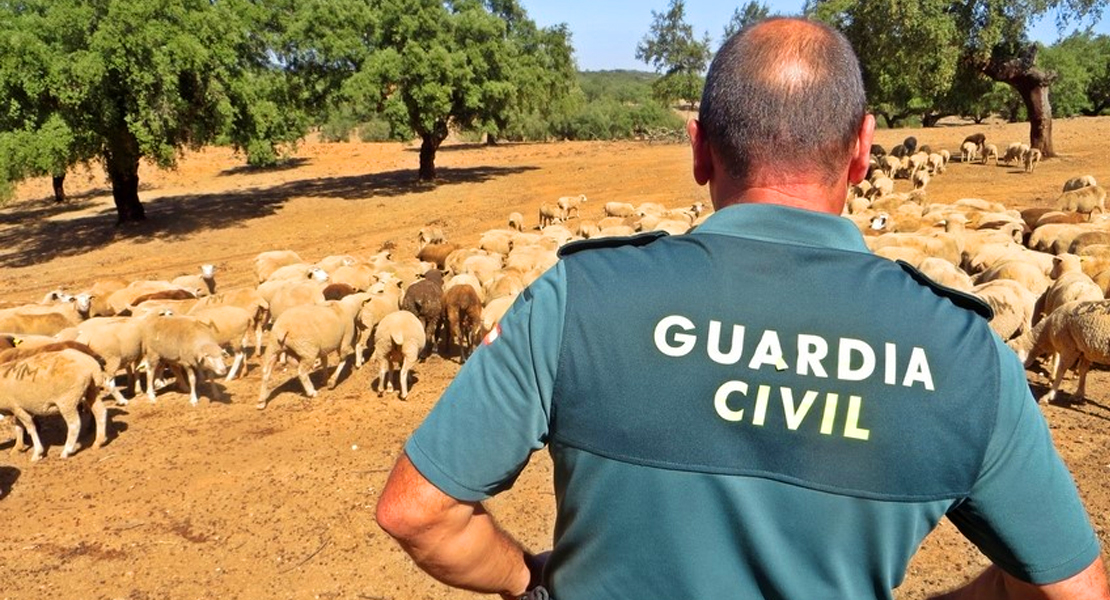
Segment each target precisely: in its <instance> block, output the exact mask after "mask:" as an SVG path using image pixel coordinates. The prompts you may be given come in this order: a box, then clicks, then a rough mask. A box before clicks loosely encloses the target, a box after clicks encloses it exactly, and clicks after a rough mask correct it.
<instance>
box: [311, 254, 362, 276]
mask: <svg viewBox="0 0 1110 600" xmlns="http://www.w3.org/2000/svg"><path fill="white" fill-rule="evenodd" d="M357 264H358V259H357V258H355V257H353V256H351V255H350V254H333V255H331V256H325V257H324V258H321V259H320V260H318V261H316V265H315V266H316V268H318V269H320V270H322V271H324V272H326V273H328V274H329V275H330V274H331V273H332V272H333V271H335V270H336V269H338V268H340V267H353V266H355V265H357Z"/></svg>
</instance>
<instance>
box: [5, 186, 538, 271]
mask: <svg viewBox="0 0 1110 600" xmlns="http://www.w3.org/2000/svg"><path fill="white" fill-rule="evenodd" d="M538 168H539V167H534V166H512V167H491V166H481V167H466V168H443V169H439V170H438V173H437V174H438V177H437V179H436V182H435V183H434V184H429V183H422V182H419V181H417V178H416V171H414V170H411V169H406V170H397V171H387V172H383V173H371V174H366V175H351V176H344V177H322V178H314V179H302V180H297V181H290V182H286V183H282V184H279V185H275V186H272V187H266V188H251V189H243V190H235V191H229V192H217V193H205V194H182V195H176V196H163V197H161V198H157V199H154V200H146V201H144V202H143V206H144V208H145V209H146V215H147V220H146V221H144V222H142V223H137V224H128V225H124V226H121V227H117V226H116V211H115V208H114V206H112V207H108V208H104V209H102V210H100V211H98V212H96V213H95V214H89V215H79V216H73V217H72V218H67V214H68V213H71V212H76V211H79V210H87V209H89V208H92V207H93V206H96V204H95V203H94V202H93V201H92V200H88V201H81V202H67V203H64V204H56V203H54V201H53V199H49V200H46V199H43V200H35V201H32V202H28V203H24V204H22V205H20V207H19V208H18V209H15V210H11V211H10V212H9V211H4V212H0V267H27V266H31V265H35V264H39V263H42V262H47V261H50V260H53V259H55V258H58V257H63V256H76V255H80V254H84V253H86V252H89V251H91V250H94V249H96V248H99V247H101V246H104V245H106V244H109V243H111V242H113V241H117V240H122V239H130V240H134V241H138V242H145V241H152V240H155V239H166V238H170V239H173V238H182V237H186V236H189V235H191V234H194V233H196V232H199V231H206V230H215V229H224V228H228V227H245V226H246V223H247V222H248V221H250V220H251V219H257V218H261V217H266V216H269V215H273V214H274V213H276V212H277V211H278V209H280V208H281V206H282V205H284V204H285V203H286V202H288V201H289V200H291V199H293V198H338V199H342V200H350V201H356V200H365V199H370V198H381V197H396V196H402V195H406V194H421V193H426V192H430V191H433V190H435V189H436V188H438V187H442V186H445V185H456V184H462V183H482V182H485V181H489V180H491V179H494V178H497V177H504V176H507V175H515V174H519V173H524V172H526V171H532V170H536V169H538ZM140 198H141V196H140ZM24 207H26V210H24Z"/></svg>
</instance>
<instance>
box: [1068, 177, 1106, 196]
mask: <svg viewBox="0 0 1110 600" xmlns="http://www.w3.org/2000/svg"><path fill="white" fill-rule="evenodd" d="M1095 185H1098V182H1097V181H1095V176H1094V175H1082V176H1079V177H1072V178H1071V179H1069V180H1067V181H1065V182H1064V191H1065V192H1070V191H1072V190H1078V189H1079V188H1082V187H1087V186H1095Z"/></svg>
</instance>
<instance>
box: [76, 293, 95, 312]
mask: <svg viewBox="0 0 1110 600" xmlns="http://www.w3.org/2000/svg"><path fill="white" fill-rule="evenodd" d="M92 299H93V295H92V294H88V293H81V294H77V295H76V296H74V297H73V303H74V305H75V306H76V307H77V312H79V313H81V314H82V315H85V316H88V314H89V309H90V308H92Z"/></svg>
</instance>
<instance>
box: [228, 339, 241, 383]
mask: <svg viewBox="0 0 1110 600" xmlns="http://www.w3.org/2000/svg"><path fill="white" fill-rule="evenodd" d="M244 358H246V353H245V352H243V348H242V347H240V348H239V350H237V351H236V352H235V360H234V361H232V362H231V368H230V369H228V371H227V377H226V378H225V379H224V381H231V380H232V379H235V374H236V373H238V372H239V367H240V366H241V365H242V364H243V359H244ZM244 371H245V369H244Z"/></svg>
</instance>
